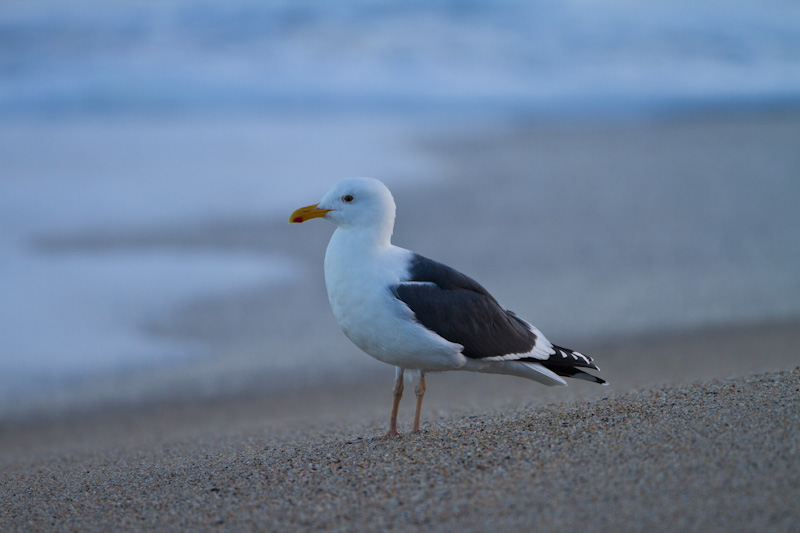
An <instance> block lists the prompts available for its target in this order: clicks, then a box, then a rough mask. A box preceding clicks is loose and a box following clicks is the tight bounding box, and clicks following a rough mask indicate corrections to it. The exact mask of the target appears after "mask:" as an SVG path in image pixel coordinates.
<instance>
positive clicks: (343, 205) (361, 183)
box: [289, 178, 395, 234]
mask: <svg viewBox="0 0 800 533" xmlns="http://www.w3.org/2000/svg"><path fill="white" fill-rule="evenodd" d="M394 213H395V206H394V198H392V193H391V192H389V189H388V188H387V187H386V185H384V184H383V183H381V182H380V181H378V180H376V179H372V178H347V179H343V180H342V181H340V182H339V183H337V184H336V185H334V186H333V188H331V190H329V191H328V192H327V194H325V196H323V197H322V200H320V202H319V203H318V204H314V205H309V206H306V207H301V208H300V209H297V210H296V211H295V212H294V213H292V214H291V215H290V216H289V223H292V222H305V221H306V220H310V219H312V218H326V219H328V220H330V221H331V222H333V223H334V224H336V225H337V226H338V227H340V228H343V229H369V228H376V229H381V230H385V229H387V228H388V230H389V233H390V234H391V230H392V227H393V226H394Z"/></svg>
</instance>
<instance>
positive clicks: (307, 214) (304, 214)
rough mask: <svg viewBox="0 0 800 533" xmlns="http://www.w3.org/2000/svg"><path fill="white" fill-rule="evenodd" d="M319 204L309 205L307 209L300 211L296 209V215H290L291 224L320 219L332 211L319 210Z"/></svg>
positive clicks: (302, 208)
mask: <svg viewBox="0 0 800 533" xmlns="http://www.w3.org/2000/svg"><path fill="white" fill-rule="evenodd" d="M318 205H319V204H314V205H307V206H305V207H301V208H300V209H296V210H295V211H294V213H292V214H291V215H289V224H291V223H292V222H298V223H299V222H305V221H306V220H311V219H312V218H320V217H324V216H325V215H327V214H328V213H329V212H330V211H331V210H330V209H320V208H318V207H317V206H318Z"/></svg>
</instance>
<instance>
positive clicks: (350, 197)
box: [342, 194, 353, 204]
mask: <svg viewBox="0 0 800 533" xmlns="http://www.w3.org/2000/svg"><path fill="white" fill-rule="evenodd" d="M342 201H343V202H344V203H347V204H349V203H350V202H352V201H353V195H352V194H345V195H344V196H342Z"/></svg>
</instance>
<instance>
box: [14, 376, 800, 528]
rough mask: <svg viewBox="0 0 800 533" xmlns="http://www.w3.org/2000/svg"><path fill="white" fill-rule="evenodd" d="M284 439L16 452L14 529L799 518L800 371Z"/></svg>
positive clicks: (772, 523) (759, 524)
mask: <svg viewBox="0 0 800 533" xmlns="http://www.w3.org/2000/svg"><path fill="white" fill-rule="evenodd" d="M425 428H426V429H425V430H424V431H423V432H421V433H420V434H415V435H404V436H402V437H400V438H397V439H391V440H383V439H369V438H368V439H365V440H362V441H359V440H357V437H358V435H374V434H377V433H378V432H379V431H380V430H381V428H380V427H378V426H374V425H373V426H368V427H367V426H363V427H360V428H350V429H349V431H346V432H338V433H332V434H327V435H320V434H308V435H306V436H305V437H301V438H297V439H295V440H293V441H285V442H275V441H272V440H270V438H269V437H268V436H267V435H264V434H258V433H253V434H250V435H238V436H236V437H235V438H231V437H230V436H228V437H220V436H214V435H206V436H205V437H202V438H195V439H192V440H189V441H185V442H172V443H169V444H162V445H160V446H158V447H155V448H153V447H149V448H146V449H144V448H138V449H125V450H119V449H116V450H108V451H96V452H83V453H76V454H72V455H54V456H49V457H40V458H38V459H36V460H33V461H32V462H30V463H26V462H16V463H13V464H6V465H5V466H4V467H3V474H2V480H3V481H2V485H3V486H2V493H3V503H2V515H0V529H2V530H3V531H23V530H24V531H36V530H75V531H95V530H122V529H142V530H158V531H170V530H175V529H189V530H193V531H198V530H211V529H219V530H233V531H236V530H254V529H261V530H276V531H277V530H298V529H300V530H308V529H323V528H324V529H326V530H349V531H362V530H372V531H380V530H417V529H419V528H423V529H424V530H434V531H452V530H459V529H466V530H489V529H495V530H497V529H499V530H519V531H521V530H525V531H529V530H531V528H535V529H536V530H537V531H568V530H579V531H587V530H595V531H651V530H661V531H665V530H669V531H797V529H798V527H800V508H799V507H798V506H797V502H798V501H800V475H798V474H800V468H799V467H798V465H800V368H798V369H795V370H793V371H786V372H778V373H770V374H761V375H757V376H752V377H742V378H732V379H725V380H711V381H707V382H702V383H696V384H692V385H683V386H671V387H665V388H658V389H654V390H648V391H637V392H630V393H626V394H620V395H616V396H611V397H607V398H602V399H595V400H591V401H588V402H572V403H565V404H558V405H556V404H550V405H543V406H537V407H535V408H531V407H525V408H518V409H515V410H512V411H508V412H502V413H500V412H497V413H489V414H483V415H479V416H477V415H473V416H462V417H454V418H451V419H441V420H438V421H436V422H433V423H428V424H427V425H426V426H425Z"/></svg>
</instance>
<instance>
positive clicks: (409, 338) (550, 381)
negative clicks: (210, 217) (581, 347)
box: [289, 178, 607, 437]
mask: <svg viewBox="0 0 800 533" xmlns="http://www.w3.org/2000/svg"><path fill="white" fill-rule="evenodd" d="M314 218H324V219H327V220H329V221H330V222H333V223H334V224H335V225H336V230H335V231H334V233H333V236H332V237H331V240H330V243H329V244H328V249H327V251H326V252H325V285H326V287H327V290H328V299H329V301H330V304H331V308H332V310H333V314H334V315H335V317H336V320H337V321H338V322H339V326H340V327H341V329H342V331H343V332H344V334H345V335H346V336H347V338H348V339H350V340H351V341H352V342H353V344H355V345H356V346H358V347H359V348H360V349H361V350H362V351H364V352H366V353H367V354H368V355H370V356H372V357H374V358H375V359H377V360H378V361H382V362H384V363H386V364H389V365H393V366H395V367H396V371H395V382H394V389H393V401H392V411H391V416H390V419H389V431H388V432H387V433H386V435H385V436H386V437H394V436H397V435H399V433H398V431H397V412H398V407H399V404H400V398H401V397H402V396H403V381H404V373H405V371H407V370H408V371H413V372H416V373H417V375H418V381H417V385H416V387H415V389H414V392H415V394H416V410H415V413H414V425H413V432H418V431H419V425H420V411H421V409H422V398H423V396H424V395H425V389H426V386H425V373H426V372H441V371H447V370H466V371H470V372H483V373H488V374H508V375H513V376H520V377H524V378H528V379H531V380H533V381H537V382H539V383H542V384H544V385H549V386H557V385H566V384H567V382H566V381H564V379H563V378H565V377H568V378H576V379H582V380H586V381H590V382H594V383H598V384H601V385H606V384H607V383H606V381H605V380H603V379H601V378H599V377H597V376H595V375H593V374H590V373H588V372H585V371H584V370H583V369H593V370H599V368H598V367H597V366H596V365H595V364H594V362H593V360H592V358H591V357H589V356H587V355H584V354H582V353H580V352H576V351H574V350H570V349H568V348H562V347H560V346H556V345H554V344H552V343H551V342H550V341H548V340H547V339H546V338H545V336H544V335H542V333H541V332H540V331H539V330H538V329H536V328H535V327H534V326H532V325H531V324H529V323H528V322H526V321H525V320H523V319H521V318H520V317H518V316H517V315H516V314H514V313H513V312H512V311H508V310H506V309H504V308H503V307H501V306H500V304H499V303H498V302H497V300H496V299H495V298H494V297H493V296H492V295H491V294H489V292H488V291H487V290H486V289H484V288H483V287H482V286H481V285H480V284H479V283H478V282H477V281H475V280H473V279H472V278H470V277H468V276H466V275H465V274H462V273H461V272H459V271H457V270H455V269H453V268H450V267H449V266H447V265H444V264H442V263H439V262H436V261H434V260H432V259H428V258H427V257H423V256H422V255H420V254H417V253H415V252H412V251H410V250H406V249H404V248H400V247H398V246H394V245H393V244H392V243H391V237H392V232H393V230H394V220H395V203H394V198H393V197H392V194H391V192H389V189H388V188H387V187H386V185H384V184H383V183H382V182H380V181H378V180H376V179H372V178H348V179H344V180H342V181H340V182H338V183H337V184H336V185H334V186H333V188H331V190H330V191H328V193H327V194H325V196H324V197H323V198H322V200H321V201H320V202H319V203H317V204H314V205H309V206H306V207H301V208H299V209H297V210H295V211H294V212H293V213H292V214H291V216H290V217H289V223H300V222H305V221H307V220H311V219H314Z"/></svg>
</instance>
